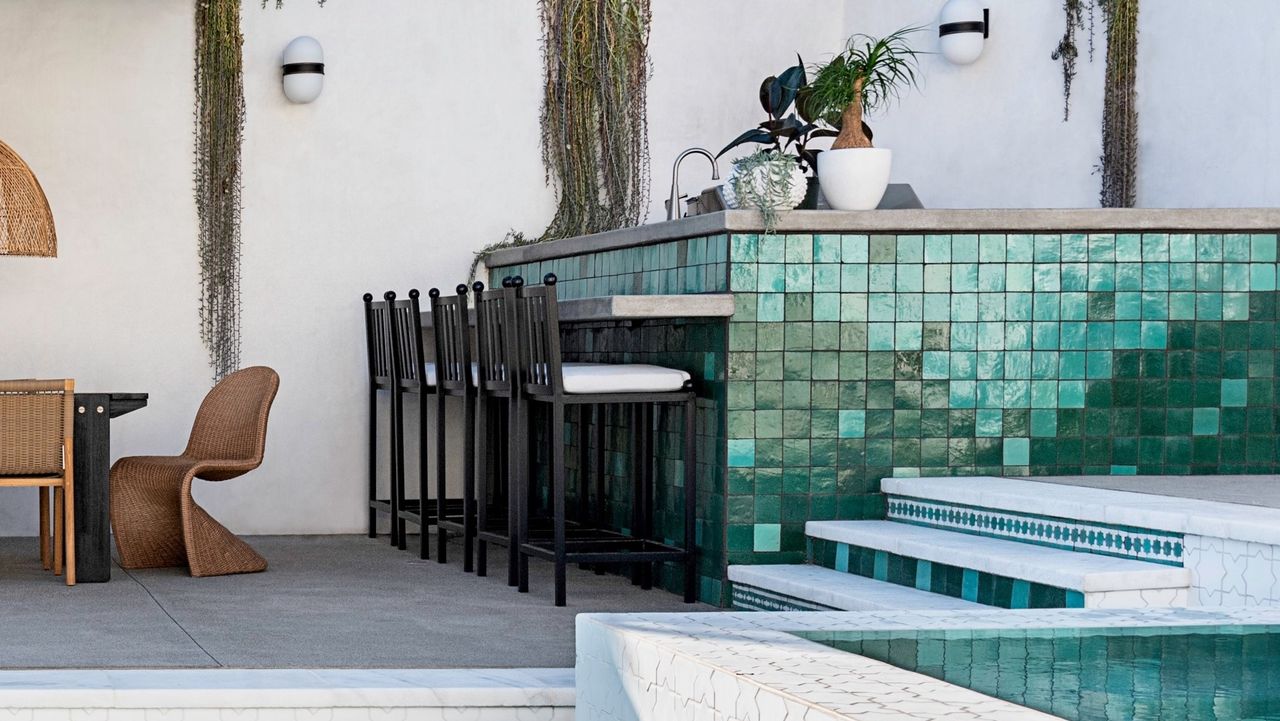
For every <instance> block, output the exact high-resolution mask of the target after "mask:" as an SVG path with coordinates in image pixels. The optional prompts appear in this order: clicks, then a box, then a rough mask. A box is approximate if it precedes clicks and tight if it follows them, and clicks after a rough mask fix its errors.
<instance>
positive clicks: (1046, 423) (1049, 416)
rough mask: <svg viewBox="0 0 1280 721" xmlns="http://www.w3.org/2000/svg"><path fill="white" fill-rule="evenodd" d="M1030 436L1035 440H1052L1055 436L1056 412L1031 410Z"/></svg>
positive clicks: (1038, 409)
mask: <svg viewBox="0 0 1280 721" xmlns="http://www.w3.org/2000/svg"><path fill="white" fill-rule="evenodd" d="M1055 405H1056V393H1055ZM1031 435H1032V436H1033V437H1037V438H1053V437H1055V436H1057V435H1058V412H1057V411H1056V410H1052V409H1045V408H1033V409H1032V410H1031Z"/></svg>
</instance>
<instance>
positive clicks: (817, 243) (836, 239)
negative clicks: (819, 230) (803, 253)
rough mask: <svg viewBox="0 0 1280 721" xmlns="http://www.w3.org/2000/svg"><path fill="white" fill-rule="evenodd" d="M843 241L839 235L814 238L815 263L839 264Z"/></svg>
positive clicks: (816, 236)
mask: <svg viewBox="0 0 1280 721" xmlns="http://www.w3.org/2000/svg"><path fill="white" fill-rule="evenodd" d="M841 255H842V241H841V237H840V236H839V235H815V236H813V260H814V262H815V263H839V262H840V258H841Z"/></svg>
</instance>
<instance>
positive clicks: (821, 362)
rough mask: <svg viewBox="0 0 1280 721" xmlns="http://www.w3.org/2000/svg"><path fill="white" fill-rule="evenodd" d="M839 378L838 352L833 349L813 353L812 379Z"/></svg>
mask: <svg viewBox="0 0 1280 721" xmlns="http://www.w3.org/2000/svg"><path fill="white" fill-rule="evenodd" d="M839 378H840V354H839V353H837V352H835V351H815V352H814V353H813V379H814V380H838V379H839Z"/></svg>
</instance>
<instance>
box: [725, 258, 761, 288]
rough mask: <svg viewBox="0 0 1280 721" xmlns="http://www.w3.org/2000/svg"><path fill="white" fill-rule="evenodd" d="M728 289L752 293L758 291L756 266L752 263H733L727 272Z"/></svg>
mask: <svg viewBox="0 0 1280 721" xmlns="http://www.w3.org/2000/svg"><path fill="white" fill-rule="evenodd" d="M729 276H730V277H729V289H730V290H736V291H743V290H745V291H754V290H757V289H758V285H757V284H758V281H757V276H756V265H755V264H754V263H735V264H734V266H733V269H732V270H731V271H729Z"/></svg>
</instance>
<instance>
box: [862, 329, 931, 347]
mask: <svg viewBox="0 0 1280 721" xmlns="http://www.w3.org/2000/svg"><path fill="white" fill-rule="evenodd" d="M922 342H923V329H922V328H921V325H920V324H919V323H897V324H896V327H895V328H894V338H893V347H894V350H920V349H921V347H922ZM871 350H875V349H871Z"/></svg>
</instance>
